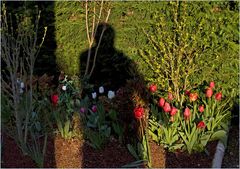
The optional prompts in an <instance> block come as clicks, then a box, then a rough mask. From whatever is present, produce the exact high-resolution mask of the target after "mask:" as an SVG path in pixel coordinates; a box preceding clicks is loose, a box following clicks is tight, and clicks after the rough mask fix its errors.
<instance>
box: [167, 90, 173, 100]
mask: <svg viewBox="0 0 240 169" xmlns="http://www.w3.org/2000/svg"><path fill="white" fill-rule="evenodd" d="M168 100H169V101H172V100H173V94H172V93H171V92H168Z"/></svg>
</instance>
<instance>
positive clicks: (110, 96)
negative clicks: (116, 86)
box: [108, 90, 115, 99]
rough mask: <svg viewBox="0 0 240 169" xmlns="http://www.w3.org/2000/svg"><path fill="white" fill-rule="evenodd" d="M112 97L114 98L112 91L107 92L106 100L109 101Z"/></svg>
mask: <svg viewBox="0 0 240 169" xmlns="http://www.w3.org/2000/svg"><path fill="white" fill-rule="evenodd" d="M114 97H115V93H114V91H111V90H109V91H108V98H109V99H112V98H114Z"/></svg>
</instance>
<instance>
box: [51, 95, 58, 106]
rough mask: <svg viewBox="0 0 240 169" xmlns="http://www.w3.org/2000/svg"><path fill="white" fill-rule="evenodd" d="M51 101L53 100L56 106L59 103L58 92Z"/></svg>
mask: <svg viewBox="0 0 240 169" xmlns="http://www.w3.org/2000/svg"><path fill="white" fill-rule="evenodd" d="M51 101H52V104H53V105H54V106H56V105H57V104H58V95H57V94H54V95H52V96H51Z"/></svg>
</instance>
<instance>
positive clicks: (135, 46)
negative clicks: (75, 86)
mask: <svg viewBox="0 0 240 169" xmlns="http://www.w3.org/2000/svg"><path fill="white" fill-rule="evenodd" d="M7 3H8V5H7V6H8V7H9V9H10V10H9V11H10V12H13V13H21V12H23V11H26V9H28V12H29V11H31V10H32V8H33V5H34V4H36V5H38V6H39V8H40V9H41V10H42V18H41V23H42V29H43V27H44V26H48V29H49V31H48V32H47V36H46V39H45V43H44V46H43V48H42V50H41V53H40V55H39V58H38V62H37V66H36V72H37V73H40V74H42V73H44V72H46V73H49V74H52V73H54V72H56V71H53V70H57V71H58V72H59V71H60V70H62V71H64V72H65V73H66V74H68V75H78V74H79V56H80V54H81V52H83V51H84V50H86V49H87V47H88V46H87V37H86V32H85V31H86V30H85V8H84V2H77V1H56V2H40V1H39V2H19V3H21V4H20V5H19V4H18V5H16V3H15V2H14V3H13V2H7ZM169 3H171V2H161V1H159V2H139V1H137V2H131V1H128V2H127V1H122V2H114V1H113V2H111V6H112V11H111V14H110V18H109V23H110V24H111V25H112V26H113V28H114V29H115V33H116V39H115V47H116V48H117V49H118V50H121V51H122V52H123V53H124V54H125V55H127V56H128V57H130V58H131V59H133V60H135V61H136V63H137V64H138V66H139V71H140V72H141V73H142V74H144V75H145V77H146V79H147V78H149V77H150V78H151V71H150V70H149V69H148V67H147V66H146V65H145V63H144V61H143V60H142V59H141V57H140V55H139V49H143V48H148V41H147V38H146V36H145V35H144V34H143V31H142V28H143V29H145V30H147V31H150V32H151V30H152V29H153V25H154V24H157V23H158V22H159V20H158V18H157V17H155V16H156V14H157V15H159V16H164V15H165V14H167V13H169V9H170V6H169ZM187 3H188V8H187V9H188V15H189V16H188V19H191V22H189V25H188V26H189V27H190V29H195V27H197V26H198V24H199V23H198V18H204V20H205V23H204V25H203V29H204V30H205V32H206V34H205V35H203V37H205V38H210V39H211V40H212V41H211V44H209V46H208V49H209V50H211V51H212V54H213V55H214V56H216V54H217V56H216V57H218V59H217V60H216V62H215V63H214V64H213V65H212V66H210V67H209V68H208V69H205V70H204V71H202V72H201V73H199V74H197V75H195V76H194V77H192V82H193V84H194V82H196V81H199V79H201V80H207V81H209V80H215V81H217V82H219V83H220V84H221V86H222V87H224V88H225V89H227V90H232V89H234V90H235V95H238V93H239V89H238V87H239V86H238V85H239V57H238V56H239V53H238V52H239V28H238V27H239V9H238V6H239V2H236V1H235V2H234V1H219V2H206V1H202V2H187ZM30 13H31V12H30ZM167 24H168V23H167ZM169 24H170V22H169ZM169 31H171V29H169ZM205 40H206V39H204V38H203V39H198V41H205ZM149 50H150V49H149ZM209 59H211V56H210V55H209V56H206V57H205V59H204V60H201V61H199V64H201V62H203V63H204V62H208V60H209Z"/></svg>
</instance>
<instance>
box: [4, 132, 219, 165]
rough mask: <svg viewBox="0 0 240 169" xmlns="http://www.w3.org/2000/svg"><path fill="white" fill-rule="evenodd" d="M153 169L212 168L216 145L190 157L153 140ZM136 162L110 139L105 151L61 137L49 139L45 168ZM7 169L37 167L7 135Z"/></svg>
mask: <svg viewBox="0 0 240 169" xmlns="http://www.w3.org/2000/svg"><path fill="white" fill-rule="evenodd" d="M149 144H150V149H151V157H152V167H153V168H195V167H196V168H209V167H211V164H212V159H213V156H214V153H215V147H216V144H217V142H212V143H210V144H208V146H207V150H208V151H209V153H210V155H209V156H208V155H206V153H197V154H192V155H188V154H186V153H180V152H178V153H169V152H166V151H165V150H164V148H163V147H161V146H159V145H157V144H156V143H155V142H153V141H150V143H149ZM133 161H135V159H134V157H133V156H132V155H131V154H130V153H129V152H128V150H127V148H126V147H125V146H122V145H121V144H119V143H118V141H117V140H115V139H111V141H110V142H109V143H107V144H106V145H105V146H104V148H103V149H102V150H95V149H94V148H92V147H91V146H89V145H88V144H86V143H85V142H84V141H83V140H79V139H70V140H64V139H62V138H61V137H59V136H56V137H55V138H54V139H53V138H52V139H48V145H47V151H46V155H45V162H44V167H45V168H103V167H104V168H119V167H121V166H123V165H126V164H129V163H131V162H133ZM1 167H4V168H33V167H37V166H36V165H35V163H34V162H33V161H32V160H31V158H30V157H28V156H23V155H22V153H21V151H20V150H19V148H18V147H17V146H16V144H15V142H14V140H12V139H11V138H10V137H8V136H4V147H3V154H2V164H1Z"/></svg>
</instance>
